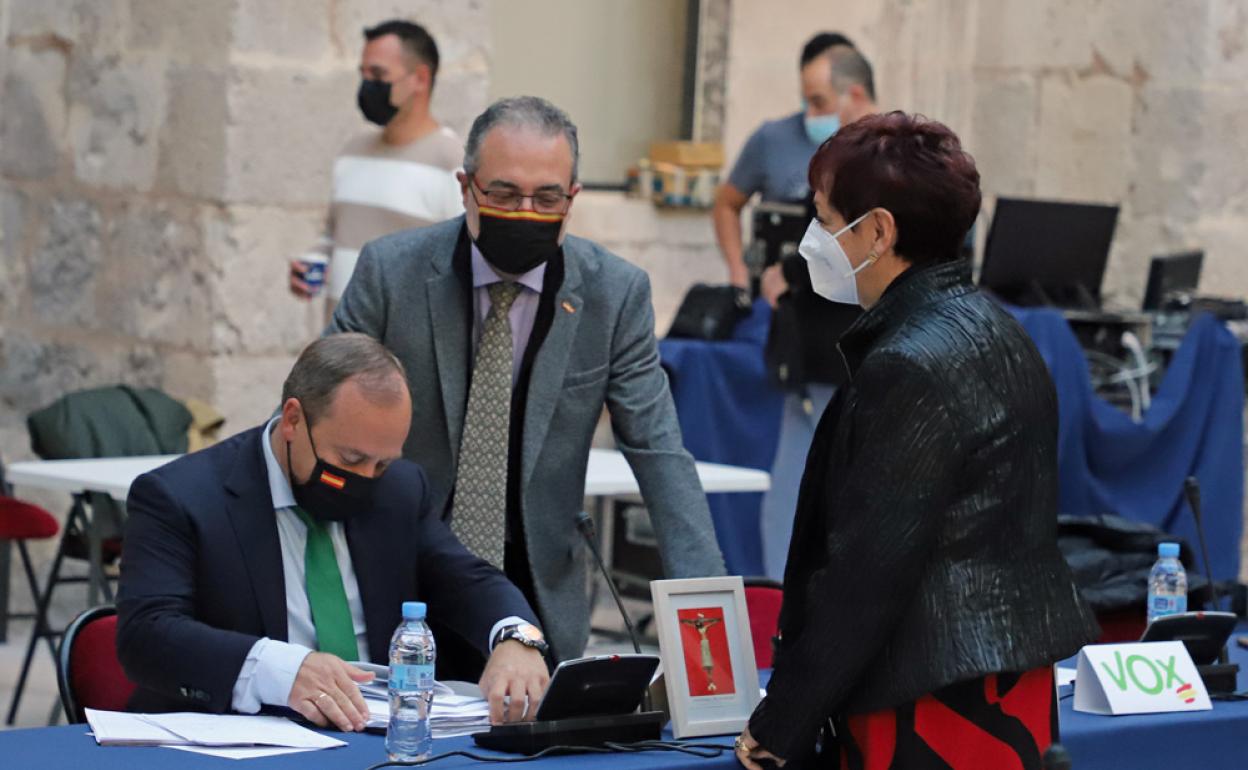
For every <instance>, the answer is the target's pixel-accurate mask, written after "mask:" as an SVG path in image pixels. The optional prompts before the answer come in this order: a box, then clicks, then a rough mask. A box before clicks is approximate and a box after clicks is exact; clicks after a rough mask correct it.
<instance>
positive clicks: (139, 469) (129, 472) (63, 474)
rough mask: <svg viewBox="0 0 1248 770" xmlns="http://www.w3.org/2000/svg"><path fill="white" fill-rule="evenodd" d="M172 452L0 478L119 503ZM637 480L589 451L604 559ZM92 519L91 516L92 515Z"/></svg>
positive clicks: (724, 480)
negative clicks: (619, 507)
mask: <svg viewBox="0 0 1248 770" xmlns="http://www.w3.org/2000/svg"><path fill="white" fill-rule="evenodd" d="M177 458H178V455H153V456H146V457H112V458H101V459H93V460H36V461H30V462H21V463H13V464H12V465H9V466H8V467H6V468H5V477H6V478H7V480H8V481H9V483H10V484H12V485H13V486H15V487H34V488H37V489H48V490H53V491H57V492H66V493H68V494H71V495H77V494H82V493H83V492H102V493H104V494H107V495H108V496H109V497H111V498H113V499H114V500H117V501H118V502H122V503H124V502H125V501H126V495H127V494H129V492H130V485H131V484H132V483H134V480H135V479H136V478H138V477H139V476H141V475H143V474H144V473H147V472H148V471H150V470H153V469H155V468H159V467H160V466H162V465H164V464H165V463H168V462H170V461H171V460H176V459H177ZM696 467H697V471H698V479H699V480H700V481H701V482H702V489H703V490H704V491H705V492H707V493H708V494H709V493H720V492H765V491H767V488H768V487H769V486H770V485H771V477H770V475H769V474H768V473H766V472H765V471H759V470H754V469H752V468H738V467H735V466H731V465H718V464H716V463H697V464H696ZM640 491H641V490H640V488H639V487H638V485H637V478H636V477H635V476H634V475H633V471H632V469H631V468H630V467H629V466H628V462H627V461H626V460H625V459H624V455H623V454H621V453H620V452H618V451H616V450H614V449H593V450H590V453H589V467H588V469H587V471H586V474H585V496H586V497H591V498H595V500H596V501H597V505H596V506H595V509H596V510H595V513H596V514H597V517H598V519H599V527H598V531H599V537H600V538H601V539H602V552H603V554H604V556H605V557H606V558H607V559H608V560H609V559H610V554H611V551H612V546H613V541H614V519H615V517H614V515H613V513H612V508H611V502H612V500H613V499H614V498H616V497H625V496H628V495H636V494H640ZM92 520H93V521H94V517H93V519H92ZM98 559H99V554H98V548H93V549H92V564H91V574H92V575H95V576H99V579H101V580H102V574H103V572H102V569H101V567H100V565H99V564H98ZM97 588H98V586H97V585H96V583H95V581H92V582H91V583H90V586H89V592H90V593H91V599H90V601H91V602H92V603H94V601H95V598H94V597H95V596H96V593H95V592H96V590H97Z"/></svg>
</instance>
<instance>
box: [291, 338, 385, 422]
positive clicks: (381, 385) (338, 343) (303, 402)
mask: <svg viewBox="0 0 1248 770" xmlns="http://www.w3.org/2000/svg"><path fill="white" fill-rule="evenodd" d="M396 375H397V377H396ZM347 380H355V382H356V383H357V384H358V385H359V386H360V389H361V390H362V391H363V393H364V397H365V398H367V399H368V400H369V401H370V402H372V403H375V404H379V405H381V404H392V403H394V401H395V400H396V399H397V398H398V397H399V396H401V395H402V394H403V393H406V392H407V389H408V384H407V374H406V372H404V371H403V364H402V363H401V362H400V361H399V359H398V358H397V357H395V355H394V354H393V353H391V352H390V351H389V350H387V349H386V347H385V346H384V345H382V344H381V343H380V342H378V341H377V340H375V339H373V338H372V337H370V336H368V335H367V334H358V333H355V332H350V333H345V334H332V335H330V336H328V337H322V338H320V339H319V340H317V341H316V342H313V343H312V344H311V345H308V346H307V347H306V348H304V349H303V352H302V353H300V354H299V359H298V360H297V361H295V365H294V367H293V368H291V370H290V374H288V375H287V376H286V382H284V383H283V384H282V403H283V404H285V403H286V402H287V401H288V400H289V399H292V398H296V399H299V404H300V406H302V407H303V414H304V416H305V417H306V418H307V421H308V427H311V426H312V424H313V423H315V422H317V421H318V420H320V418H322V417H324V416H325V414H326V413H327V412H329V407H330V404H331V403H333V400H334V394H336V393H337V392H338V387H339V386H340V385H342V384H343V383H344V382H346V381H347Z"/></svg>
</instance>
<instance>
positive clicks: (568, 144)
mask: <svg viewBox="0 0 1248 770" xmlns="http://www.w3.org/2000/svg"><path fill="white" fill-rule="evenodd" d="M576 171H577V135H576V126H574V125H573V124H572V122H571V120H569V119H568V116H567V115H566V114H565V113H564V112H563V111H562V110H560V109H559V108H557V107H555V106H554V105H552V104H550V103H549V102H547V101H545V100H543V99H539V98H536V97H519V98H513V99H503V100H501V101H498V102H496V103H494V104H493V105H491V106H490V107H489V109H487V110H486V111H485V112H484V113H482V114H481V115H480V116H479V117H477V119H476V121H475V122H474V123H473V125H472V129H471V131H470V133H469V135H468V142H467V146H466V148H465V153H464V170H463V171H462V172H460V173H459V182H460V186H461V188H462V191H463V197H464V208H465V211H466V214H465V216H464V217H461V218H457V219H453V220H450V221H448V222H444V223H442V224H438V225H434V226H432V227H428V228H424V229H419V230H408V231H404V232H401V233H396V234H394V235H390V236H386V237H384V238H380V239H378V240H376V241H373V242H372V243H370V244H368V245H367V246H365V248H364V250H363V252H362V253H361V254H360V259H359V263H358V264H357V266H356V269H355V274H354V276H353V277H352V279H351V283H350V285H348V287H347V290H346V292H345V293H344V294H343V297H342V301H341V303H340V304H339V305H338V307H337V309H336V311H335V312H334V316H333V319H332V320H331V322H330V325H329V327H328V329H327V330H326V333H327V334H332V333H336V332H345V331H357V332H364V333H366V334H369V335H372V336H373V337H375V338H377V339H379V340H381V341H382V342H383V343H384V344H385V345H386V346H387V347H388V348H390V350H392V351H393V352H394V353H395V354H396V355H397V356H398V357H399V358H400V359H401V360H402V361H403V364H404V366H405V367H406V369H407V371H408V374H409V379H410V381H411V385H412V429H411V433H410V434H409V435H408V440H407V444H406V445H405V446H404V455H405V456H406V457H408V458H409V459H411V460H413V461H415V462H418V463H420V464H421V465H422V466H424V468H425V470H426V472H427V473H428V476H429V483H430V488H431V495H432V500H433V503H434V505H435V507H436V508H437V509H440V510H442V511H444V512H445V515H446V516H448V517H449V519H450V524H451V528H452V529H453V530H454V531H455V533H456V534H457V535H458V536H459V537H460V539H461V540H462V541H463V542H464V544H465V545H467V546H468V547H469V549H471V550H472V551H474V552H475V553H476V554H477V555H478V556H480V557H482V558H484V559H486V560H488V561H491V562H493V563H494V564H496V565H498V566H500V567H503V568H504V570H505V572H506V573H507V576H508V577H509V578H511V580H512V581H513V582H515V583H516V585H517V586H519V587H520V589H521V591H523V592H524V594H525V595H526V597H527V598H528V599H529V601H530V603H531V604H532V605H533V606H534V607H535V608H536V609H537V611H538V613H539V614H540V615H541V617H542V620H543V626H544V627H545V629H546V632H547V640H548V641H549V643H550V647H551V651H552V653H553V655H554V657H555V658H556V659H559V660H564V659H568V658H573V657H576V656H579V655H580V654H581V653H582V652H583V650H584V648H585V642H586V640H587V639H588V636H589V614H590V606H589V598H588V595H587V592H586V585H587V581H586V577H587V574H586V569H587V560H586V556H585V551H584V548H583V546H582V544H581V543H580V542H579V540H578V537H579V536H578V533H577V531H576V516H577V513H578V512H579V511H580V510H581V508H582V504H583V497H584V489H585V472H586V465H587V463H588V460H589V449H590V442H591V439H592V437H593V433H594V428H595V426H596V425H597V422H598V417H599V415H600V414H601V413H602V408H603V406H604V405H605V406H606V407H607V409H608V410H609V412H610V415H611V424H612V427H613V429H614V431H615V436H616V439H617V443H618V445H619V448H620V450H621V451H622V452H623V453H624V455H625V457H626V458H627V459H628V462H629V464H630V465H631V466H632V469H633V472H634V473H635V474H636V476H637V480H638V482H639V484H640V486H641V492H642V496H643V498H644V499H645V502H646V505H647V506H648V508H649V510H650V515H651V519H652V521H653V523H654V527H655V531H656V533H657V535H658V541H659V550H660V552H661V554H662V558H663V568H664V571H665V573H666V574H667V576H668V577H674V578H675V577H696V576H708V575H720V574H723V571H724V564H723V558H722V557H721V555H720V552H719V548H718V546H717V544H716V541H715V533H714V531H713V530H712V527H711V519H710V513H709V511H708V510H707V505H706V496H705V494H703V492H702V487H701V485H700V483H699V482H698V478H697V474H696V471H695V470H694V465H693V458H692V457H690V456H689V454H688V453H687V452H686V451H685V450H684V447H683V445H682V443H681V437H680V428H679V427H678V425H677V422H676V412H675V407H674V406H673V404H672V399H671V394H670V392H669V390H668V383H667V377H666V375H665V374H664V373H663V371H662V369H661V368H660V366H659V356H658V351H657V346H656V344H655V338H654V309H653V307H652V305H651V301H650V283H649V279H648V277H647V276H646V274H645V272H643V271H642V270H640V269H638V268H637V267H635V266H633V265H631V264H629V263H627V262H625V261H624V260H622V259H620V258H619V257H617V256H615V255H614V254H611V253H609V252H607V251H606V250H605V249H603V248H602V247H600V246H598V245H597V244H594V243H592V242H590V241H587V240H584V239H581V238H576V237H574V236H566V235H565V229H566V225H567V219H568V214H569V212H570V211H571V208H572V203H573V200H574V198H575V197H576V194H577V193H578V192H579V191H580V189H581V186H580V185H579V184H578V183H577V177H576Z"/></svg>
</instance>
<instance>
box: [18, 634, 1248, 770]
mask: <svg viewBox="0 0 1248 770" xmlns="http://www.w3.org/2000/svg"><path fill="white" fill-rule="evenodd" d="M1236 634H1248V625H1246V624H1241V625H1240V627H1239V629H1238V630H1237V631H1236ZM1230 649H1231V659H1232V660H1233V661H1235V662H1237V663H1239V665H1240V666H1241V667H1242V668H1244V669H1245V671H1241V672H1240V675H1239V687H1240V689H1243V688H1244V687H1245V686H1246V684H1245V683H1246V682H1248V650H1244V649H1243V648H1240V647H1238V646H1235V645H1234V644H1232V646H1231V648H1230ZM1063 665H1067V666H1071V667H1073V665H1074V663H1073V660H1071V661H1066V662H1065V663H1064V664H1063ZM760 673H761V676H760V680H761V681H762V682H763V683H764V684H765V683H766V681H767V679H768V678H769V675H770V672H760ZM1062 690H1063V692H1065V693H1068V692H1069V691H1070V688H1069V687H1065V688H1062ZM1072 706H1073V698H1072V697H1065V698H1063V699H1062V700H1061V702H1060V705H1059V707H1058V718H1059V719H1060V721H1061V739H1062V745H1064V746H1065V747H1066V748H1067V750H1068V751H1069V752H1070V755H1071V758H1072V759H1073V761H1074V768H1075V770H1099V769H1100V768H1105V769H1106V770H1110V769H1112V770H1121V769H1122V768H1129V769H1130V770H1153V768H1156V769H1157V770H1188V769H1189V768H1211V769H1212V768H1218V769H1219V770H1220V769H1221V768H1240V767H1246V766H1248V701H1239V702H1215V703H1214V705H1213V710H1212V711H1199V712H1189V713H1184V714H1148V715H1141V716H1121V717H1108V716H1099V715H1095V714H1081V713H1078V712H1076V711H1074V709H1073V708H1072ZM87 731H88V728H87V726H86V725H71V726H69V727H45V728H38V729H34V730H11V731H8V732H4V731H0V768H3V769H4V770H9V769H10V768H12V769H13V770H27V769H28V768H31V769H36V768H37V769H38V770H84V768H89V769H90V770H143V769H144V768H153V770H155V769H156V768H159V770H183V769H185V770H197V769H199V768H207V769H213V768H215V770H223V768H232V767H236V766H239V767H245V768H249V769H250V768H255V770H319V768H335V770H338V769H340V768H354V769H355V770H363V768H366V767H368V766H370V765H373V764H376V763H378V762H382V761H384V760H385V748H384V745H383V742H382V738H381V736H378V735H347V736H343V735H341V734H336V735H339V737H342V738H343V739H344V740H346V741H347V742H348V743H349V745H348V746H346V747H345V748H341V749H332V750H328V751H314V752H309V753H305V754H290V755H287V756H283V757H271V758H268V759H251V760H246V761H245V762H243V764H242V765H235V764H234V763H233V760H228V759H219V758H216V757H205V756H200V755H197V754H188V753H186V752H182V751H175V750H173V749H163V748H125V747H113V746H110V747H100V746H96V745H95V740H94V739H93V738H91V737H90V736H88V735H87ZM664 735H665V737H666V738H668V739H670V738H671V734H670V732H665V733H664ZM732 737H733V736H726V737H725V736H721V737H714V738H698V739H695V742H697V743H716V744H722V745H724V746H730V745H731V742H732ZM453 749H472V750H476V751H480V752H481V753H487V754H488V753H489V752H485V751H483V750H479V749H475V747H474V745H473V743H472V739H471V738H449V739H446V740H440V741H435V742H434V752H435V753H442V752H445V751H451V750H453ZM481 766H482V765H480V764H477V763H474V762H472V761H471V760H468V759H464V758H462V757H456V758H453V759H447V760H443V761H441V762H438V763H436V764H434V765H432V767H434V768H444V767H445V768H464V767H481ZM525 766H526V767H532V768H535V770H538V769H540V768H546V767H558V768H569V769H571V768H578V770H579V768H601V769H602V770H616V769H617V768H618V769H619V770H634V769H639V768H658V769H659V770H665V769H666V770H698V768H703V769H704V770H727V769H728V768H736V767H739V765H738V764H737V763H736V760H735V758H734V757H733V756H732V753H731V752H725V753H724V754H723V755H721V756H719V757H717V758H715V759H700V758H697V757H691V756H685V755H681V754H670V753H655V752H647V753H644V754H632V755H618V754H617V755H610V756H603V755H595V754H578V755H575V756H564V757H550V758H546V759H542V760H538V761H535V762H533V763H530V764H526V765H525Z"/></svg>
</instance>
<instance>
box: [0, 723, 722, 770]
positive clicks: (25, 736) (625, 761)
mask: <svg viewBox="0 0 1248 770" xmlns="http://www.w3.org/2000/svg"><path fill="white" fill-rule="evenodd" d="M88 730H89V728H88V727H87V725H71V726H69V727H42V728H38V729H34V730H11V731H8V732H0V768H3V769H4V770H87V769H88V768H89V770H144V769H145V768H151V770H225V768H245V770H253V769H254V770H320V769H321V768H325V770H329V768H333V770H346V769H349V770H364V768H366V767H369V766H371V765H374V764H377V763H378V762H384V761H386V749H385V744H384V741H383V739H382V737H381V736H380V735H341V734H338V733H335V735H337V737H340V738H342V739H343V740H345V741H347V742H348V744H349V745H347V746H345V747H343V748H340V749H327V750H325V751H310V752H305V753H301V754H286V755H284V756H279V757H267V758H264V759H248V760H232V759H222V758H220V757H208V756H203V755H201V754H191V753H189V752H185V751H178V750H176V749H167V748H160V747H149V748H131V747H125V746H97V745H96V744H95V739H94V738H92V737H90V736H89V735H87V732H88ZM666 737H667V738H668V739H669V740H670V738H671V734H670V733H667V734H666ZM696 742H697V743H716V744H720V745H723V746H726V747H727V748H728V750H727V751H725V752H724V753H723V754H721V755H720V756H719V757H717V758H714V759H702V758H699V757H693V756H689V755H685V754H677V753H672V752H644V753H642V752H639V753H636V754H611V755H602V754H576V755H568V756H561V757H545V758H543V759H539V760H535V761H533V762H529V763H525V764H524V765H523V766H524V767H526V768H534V770H540V768H564V769H565V770H572V769H573V768H577V769H578V770H579V768H601V770H642V769H643V768H657V769H658V770H725V769H726V768H733V767H740V765H738V764H737V761H736V758H735V757H734V756H733V754H732V736H729V737H727V738H724V737H720V738H705V739H702V738H700V739H697V741H696ZM455 749H466V750H471V751H475V752H477V753H480V754H491V753H492V752H488V751H485V750H483V749H478V748H476V746H475V744H473V742H472V739H471V738H447V739H445V740H438V741H434V742H433V751H434V753H435V754H441V753H443V752H446V751H452V750H455ZM495 756H515V755H502V754H495ZM490 766H491V765H486V764H483V763H480V762H475V761H473V760H471V759H466V758H464V757H452V758H450V759H444V760H442V761H440V762H436V763H434V764H432V765H429V767H432V768H438V770H441V768H464V767H477V768H480V767H490Z"/></svg>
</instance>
